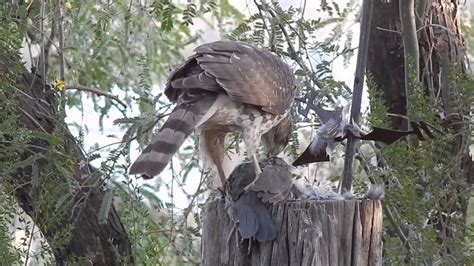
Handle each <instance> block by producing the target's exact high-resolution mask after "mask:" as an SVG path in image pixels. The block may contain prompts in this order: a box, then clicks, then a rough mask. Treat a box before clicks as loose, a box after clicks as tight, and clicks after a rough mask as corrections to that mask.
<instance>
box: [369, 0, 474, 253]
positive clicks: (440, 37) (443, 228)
mask: <svg viewBox="0 0 474 266" xmlns="http://www.w3.org/2000/svg"><path fill="white" fill-rule="evenodd" d="M415 5H416V10H417V14H416V16H417V21H416V22H417V28H418V29H417V32H418V45H419V51H420V53H419V54H420V56H419V58H417V60H419V65H420V77H418V78H419V80H420V81H422V82H423V84H424V85H425V88H426V94H427V95H431V96H433V97H436V98H439V99H440V101H441V103H442V106H443V110H440V111H443V113H444V115H445V116H446V119H445V121H444V123H445V124H444V126H445V132H452V133H453V136H454V138H453V139H454V140H453V141H452V142H451V143H449V144H448V147H446V150H447V151H449V153H448V154H440V155H439V158H440V161H441V162H444V161H447V160H455V161H456V160H458V161H462V165H461V168H462V172H463V175H464V176H463V177H460V178H458V177H444V180H443V184H444V185H446V184H453V182H458V181H453V180H461V182H459V186H460V187H459V188H458V189H451V190H450V192H449V193H448V195H446V196H444V197H440V199H439V203H438V204H439V209H438V207H436V211H437V212H438V213H437V214H428V213H427V214H426V217H435V216H437V217H438V218H436V219H440V220H438V221H431V222H432V224H436V225H435V227H436V231H437V232H438V239H437V240H438V243H439V244H440V247H442V246H444V245H447V243H449V240H447V238H449V237H454V234H452V231H451V227H452V226H453V224H454V223H455V221H454V219H452V217H451V216H450V215H446V214H454V213H459V212H462V213H464V214H465V213H466V210H467V202H468V199H469V193H463V192H461V191H462V190H463V188H462V187H463V185H462V183H464V182H467V183H472V182H473V181H474V171H473V163H472V160H471V158H470V156H469V153H468V143H467V140H466V138H465V136H464V135H465V134H464V133H462V131H463V130H465V129H466V125H467V121H465V120H466V119H465V118H464V116H463V114H468V113H469V112H468V111H467V110H466V103H463V102H462V101H460V100H459V97H460V96H459V95H457V98H458V99H455V97H453V95H454V96H456V93H458V92H456V91H454V89H453V86H452V85H450V83H449V82H450V81H449V74H450V73H451V71H454V70H455V71H460V72H464V71H465V63H466V62H465V56H466V55H465V46H464V40H463V38H462V36H461V34H460V31H459V29H460V25H459V14H460V12H459V10H458V1H457V0H420V1H416V3H415ZM400 32H401V24H400V13H399V0H392V1H380V0H379V1H375V4H374V12H373V19H372V28H371V34H370V40H371V44H370V48H369V56H368V62H367V70H368V72H369V73H371V74H372V75H373V78H374V81H375V83H376V84H377V85H378V86H379V88H380V89H381V90H382V91H383V97H384V100H385V103H386V107H387V109H388V111H389V112H390V113H393V114H401V115H407V106H406V95H405V84H404V80H405V77H404V56H403V41H402V35H401V34H400ZM468 105H469V104H467V108H469V106H468ZM390 119H391V123H392V127H393V128H395V129H399V128H401V127H403V123H404V122H403V121H404V120H405V119H403V118H400V117H394V116H392V117H390ZM443 156H444V158H443ZM437 163H440V162H437ZM453 172H454V171H453ZM453 175H456V174H453ZM450 182H451V183H450ZM419 185H421V186H422V187H423V189H429V186H428V185H426V184H425V185H423V184H419ZM454 185H456V184H454ZM464 187H465V186H464ZM433 205H435V204H433ZM426 217H425V219H426ZM439 217H441V218H439ZM458 233H459V232H458ZM449 253H450V252H449V251H447V250H445V251H440V254H445V255H447V254H449ZM448 256H449V255H448Z"/></svg>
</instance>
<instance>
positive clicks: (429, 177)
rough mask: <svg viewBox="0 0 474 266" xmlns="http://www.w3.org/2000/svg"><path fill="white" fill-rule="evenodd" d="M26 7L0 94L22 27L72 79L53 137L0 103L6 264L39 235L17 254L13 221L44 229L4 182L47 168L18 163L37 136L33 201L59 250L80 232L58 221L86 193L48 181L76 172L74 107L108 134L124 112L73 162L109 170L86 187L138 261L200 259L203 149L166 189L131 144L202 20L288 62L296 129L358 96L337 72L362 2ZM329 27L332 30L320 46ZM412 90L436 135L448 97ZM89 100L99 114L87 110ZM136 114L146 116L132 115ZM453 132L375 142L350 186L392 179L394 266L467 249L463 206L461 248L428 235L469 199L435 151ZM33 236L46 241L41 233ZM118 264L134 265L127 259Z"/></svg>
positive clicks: (145, 134) (144, 137)
mask: <svg viewBox="0 0 474 266" xmlns="http://www.w3.org/2000/svg"><path fill="white" fill-rule="evenodd" d="M265 2H271V3H265ZM28 3H29V5H12V4H10V5H0V18H1V19H2V27H0V82H1V85H0V86H1V87H0V89H1V96H4V95H6V94H7V93H8V94H11V95H15V94H16V93H18V91H17V90H16V88H15V77H18V76H19V75H20V74H21V73H22V72H23V71H24V67H23V66H22V65H21V64H20V63H19V62H20V56H19V50H20V48H21V46H22V45H24V44H22V42H21V41H22V39H23V37H24V32H28V36H29V40H30V44H29V45H27V46H29V47H30V49H31V51H32V53H34V52H35V51H36V52H39V53H40V54H41V53H43V51H42V49H41V47H42V46H44V47H45V48H47V49H45V51H44V52H46V53H47V54H46V60H45V61H41V56H37V55H36V56H32V58H33V66H35V67H36V68H44V73H46V77H47V81H48V83H52V81H53V80H60V81H62V82H64V84H65V88H64V90H63V91H61V92H60V93H57V95H55V99H56V100H57V101H56V103H57V106H55V109H57V110H59V111H60V113H59V116H58V117H56V118H55V119H57V120H58V121H59V122H58V128H57V129H55V132H53V133H52V134H42V133H38V132H31V131H29V130H26V129H25V128H24V126H22V125H21V124H20V123H19V121H18V114H17V113H16V106H15V104H16V103H15V101H12V100H11V99H13V98H14V97H0V112H1V113H2V116H1V117H0V158H1V159H0V161H1V162H0V177H1V178H2V179H1V183H0V188H1V189H0V202H1V203H0V261H2V262H8V263H10V264H13V263H21V264H23V263H25V260H26V258H27V257H28V256H30V255H31V254H32V252H31V247H30V245H29V243H28V241H26V240H27V239H28V240H29V239H31V238H25V241H26V242H24V245H21V246H20V247H15V246H12V245H9V244H8V243H9V242H10V239H11V236H10V235H9V230H11V228H9V225H8V223H9V221H10V220H11V219H12V217H13V216H15V215H17V216H18V215H19V216H20V217H21V219H22V221H21V225H22V229H23V231H24V232H25V234H26V235H30V236H31V235H33V234H34V233H33V232H35V225H34V224H32V223H31V221H30V220H28V219H25V218H24V216H25V214H24V213H20V214H18V209H17V208H13V207H12V206H15V205H14V204H12V202H13V198H14V195H15V194H14V192H15V190H16V189H18V188H19V187H21V186H22V185H23V184H21V183H14V182H13V183H12V182H11V180H9V177H11V175H12V171H13V170H14V169H17V168H18V167H20V166H28V165H31V164H32V162H34V161H35V160H37V159H38V158H20V159H18V158H19V155H20V154H22V152H23V151H25V150H27V149H31V147H30V146H29V141H30V140H32V139H41V140H42V141H44V142H45V143H47V144H48V152H47V153H46V159H47V160H48V161H51V162H53V166H52V167H51V169H48V171H46V172H44V173H42V175H41V176H38V179H37V180H36V183H35V184H34V189H35V192H34V193H36V194H34V195H35V196H37V198H38V201H37V202H36V205H35V208H37V210H38V211H37V212H38V213H41V212H42V213H48V212H49V213H55V214H56V216H55V217H44V219H46V220H47V221H48V224H49V225H50V226H51V227H50V228H54V229H56V230H57V233H56V235H57V237H56V238H57V239H53V241H52V242H53V243H54V245H55V246H54V248H58V247H60V246H61V244H64V243H61V241H59V240H61V239H62V240H63V242H64V241H65V240H67V236H68V235H70V233H71V230H72V228H69V227H68V226H64V227H61V226H60V225H61V221H62V218H63V216H64V213H65V211H66V210H67V209H68V208H71V206H73V204H74V203H75V202H74V201H73V200H72V199H73V197H72V195H73V191H75V189H77V187H78V184H77V183H76V182H74V180H73V179H72V178H66V179H65V180H66V181H67V182H64V183H61V184H60V182H54V181H55V179H52V178H54V177H56V176H57V175H61V176H65V177H70V176H72V170H71V164H73V163H74V161H73V162H72V163H71V161H72V160H73V159H75V158H72V159H71V158H67V157H65V156H63V155H62V154H60V152H58V151H59V148H60V147H61V145H62V138H63V137H64V132H65V129H66V127H65V126H64V118H65V117H67V115H68V113H69V112H72V110H75V109H78V110H80V111H81V112H83V113H84V112H85V113H87V112H94V113H96V114H97V116H98V117H100V119H99V126H100V128H101V130H103V129H104V124H105V123H104V121H106V119H108V118H110V117H117V116H116V115H114V113H119V116H118V117H119V118H117V119H116V120H115V124H116V125H118V126H120V128H121V129H122V130H123V131H124V133H123V135H122V136H121V137H119V136H116V137H117V138H118V142H117V143H115V144H114V145H103V143H101V141H102V140H97V143H96V144H95V145H94V146H93V147H91V148H90V149H89V150H88V151H87V152H86V151H85V150H86V149H87V148H85V147H82V148H83V149H84V151H83V153H84V154H86V158H85V159H84V160H83V161H80V162H79V163H78V164H80V165H89V164H90V163H91V162H92V163H95V161H100V163H98V164H97V165H98V172H97V175H94V177H93V178H91V180H89V181H90V182H89V183H87V184H88V185H91V186H104V189H106V190H107V192H106V193H105V197H104V200H103V202H102V204H101V206H100V207H101V208H100V214H99V222H100V223H104V222H105V221H106V217H107V215H108V214H109V212H110V209H111V207H112V206H115V207H116V208H118V211H119V214H120V217H121V218H122V222H123V223H124V225H125V227H126V228H127V233H128V235H129V238H130V240H131V243H132V251H133V255H134V257H135V260H136V261H135V263H136V264H138V265H141V264H147V265H148V264H150V265H188V264H199V239H200V228H201V222H200V217H199V211H200V207H201V206H200V204H202V203H203V202H204V201H205V200H204V196H203V195H204V192H206V191H207V188H208V186H209V182H210V180H209V178H208V176H207V173H202V174H201V176H200V179H199V185H198V188H197V189H196V191H193V192H192V193H189V192H187V191H186V190H185V189H184V185H185V184H186V183H188V182H189V180H188V176H190V175H196V174H195V173H196V171H192V170H193V169H194V170H195V169H197V168H198V163H197V161H198V158H197V156H198V155H197V153H196V152H195V151H196V147H195V145H193V143H190V142H187V143H186V144H185V147H184V148H183V149H181V150H180V152H179V153H178V154H177V156H176V158H177V160H176V161H177V162H178V164H172V165H171V169H170V170H171V175H172V178H171V181H167V180H165V179H158V180H157V183H156V184H155V185H153V186H152V185H148V184H144V185H138V184H137V183H136V182H135V181H134V179H131V178H130V177H129V176H128V175H127V174H126V172H127V169H128V167H129V165H130V158H129V154H130V150H131V145H132V144H133V142H135V141H137V142H138V143H139V144H140V145H143V144H146V143H148V142H149V140H150V138H151V136H152V132H153V130H152V129H153V128H154V127H159V126H161V124H162V123H163V122H164V118H165V117H166V116H167V114H168V113H169V112H170V110H171V109H170V108H171V105H170V104H169V103H168V102H167V101H166V99H165V97H164V96H163V95H162V94H161V93H159V92H158V90H157V86H156V85H155V84H160V83H163V82H162V80H163V78H164V77H165V76H166V74H167V72H168V71H169V70H170V69H172V68H173V67H175V65H176V64H178V63H179V62H181V61H182V57H183V56H182V53H183V50H184V49H185V48H187V46H188V45H190V44H192V45H194V44H195V43H197V42H198V41H200V42H202V41H205V40H202V39H200V35H201V33H202V32H200V31H198V32H193V31H192V30H191V28H190V27H191V26H192V25H193V24H195V22H196V21H197V20H198V19H201V20H204V21H205V22H207V23H210V24H213V23H216V24H217V27H218V28H219V33H221V34H222V35H225V36H226V37H228V38H230V39H235V40H243V41H247V42H250V43H254V44H256V45H258V46H261V47H265V48H268V49H270V50H272V51H273V52H275V53H277V54H278V55H280V56H281V57H283V58H284V59H285V60H286V61H287V62H288V63H290V64H291V65H292V68H293V69H294V73H295V75H296V76H297V80H298V88H299V95H298V97H297V103H296V104H295V106H294V110H293V114H294V115H295V120H296V125H297V127H298V126H299V125H301V123H299V122H302V121H305V122H307V121H310V122H313V121H317V120H318V118H317V117H315V116H314V115H313V114H310V115H309V116H307V117H304V115H301V114H302V110H303V109H304V107H305V103H306V102H307V101H308V100H309V99H313V98H314V97H315V98H316V99H318V100H319V101H320V103H321V104H322V106H331V107H333V106H335V105H336V104H338V102H339V100H340V99H347V98H348V97H350V89H349V87H348V86H347V85H346V84H345V83H343V82H341V81H338V80H336V79H335V78H334V77H333V75H332V71H333V70H332V66H333V63H334V61H335V60H336V59H338V58H343V59H344V60H345V62H347V60H348V59H349V58H350V57H351V56H352V55H353V50H354V49H353V47H352V33H351V32H347V30H346V25H347V21H348V20H349V16H350V14H351V12H353V10H354V8H355V5H354V1H349V3H348V4H347V6H345V7H341V6H339V5H338V3H337V1H321V5H320V8H321V9H320V13H321V14H322V17H324V18H318V19H307V18H305V17H304V15H303V14H304V13H305V8H306V6H305V5H302V6H301V7H289V8H288V9H284V8H282V6H281V5H280V4H278V2H277V1H262V2H258V1H254V3H253V4H254V5H255V6H256V7H257V12H256V13H255V14H252V15H250V16H249V17H244V15H243V14H242V13H240V11H239V10H237V9H236V8H235V7H233V6H232V5H231V4H229V2H228V1H227V0H220V1H213V0H202V1H187V2H185V1H181V2H178V1H170V0H154V1H132V0H115V1H92V0H86V1H78V0H69V1H30V2H28ZM321 30H326V31H329V32H331V34H328V36H327V37H326V38H321V36H320V31H321ZM46 50H47V51H46ZM61 62H64V64H62V63H61ZM44 66H47V67H44ZM62 72H64V73H65V74H64V76H63V74H62ZM40 73H42V71H40ZM452 75H453V76H452V79H451V81H452V84H450V86H451V87H452V88H454V89H455V90H454V93H453V95H452V97H455V98H457V99H458V100H459V101H461V100H464V101H465V105H468V104H470V103H472V101H469V99H471V100H472V99H473V98H472V97H473V96H472V95H470V94H469V92H472V91H474V89H473V88H472V87H473V82H472V81H470V80H468V79H467V78H466V77H464V76H460V75H459V74H456V73H453V74H452ZM367 83H368V87H369V98H370V110H371V113H370V115H368V117H367V124H368V125H370V126H384V125H387V124H386V122H387V117H386V110H385V107H384V104H383V102H382V101H381V99H380V97H381V95H380V93H379V90H378V89H377V88H376V84H374V83H373V82H372V81H371V79H370V78H369V79H368V82H367ZM84 88H89V89H90V88H92V89H95V90H97V91H98V92H100V93H105V96H106V97H103V95H101V94H97V93H90V94H89V93H88V94H86V93H85V91H84ZM414 88H415V89H416V92H417V93H415V94H414V98H413V99H411V101H410V102H411V103H413V105H412V109H411V110H410V116H411V118H412V119H422V120H425V121H428V122H430V123H431V124H433V125H435V126H436V127H439V128H441V124H440V122H439V121H438V119H437V118H435V117H434V116H432V115H430V114H433V113H435V111H436V110H437V109H436V107H438V106H439V102H437V101H436V99H435V98H433V97H431V96H426V95H425V94H424V90H423V87H422V86H421V85H420V84H414ZM468 88H470V90H469V89H468ZM467 94H469V95H467ZM85 95H90V97H85ZM111 95H113V96H115V95H117V99H118V100H119V101H122V102H124V103H125V104H126V105H127V106H130V107H131V108H129V109H128V110H125V109H124V107H123V106H122V105H121V104H120V103H119V102H118V100H117V99H114V98H113V97H110V96H111ZM461 95H462V96H461ZM313 96H314V97H313ZM90 101H92V105H90V104H88V103H89V102H90ZM63 106H65V107H66V108H62V107H63ZM88 106H91V107H88ZM130 109H131V110H130ZM135 109H138V110H135ZM137 112H139V113H140V114H139V115H137ZM92 126H94V125H92V123H90V122H89V121H86V122H85V123H83V124H72V125H69V128H75V129H76V130H77V132H78V133H77V136H76V137H77V139H76V141H77V143H79V144H81V145H82V141H83V140H84V139H85V138H86V137H87V134H88V133H89V130H90V127H92ZM297 127H296V128H295V131H294V134H293V139H292V145H291V146H290V147H289V148H288V150H287V153H289V154H291V155H295V154H296V150H297V147H298V139H297V131H296V130H297V129H298V128H297ZM445 133H446V134H445V135H443V136H442V137H439V138H437V139H436V140H433V141H429V142H422V143H416V145H417V146H413V143H411V142H400V143H398V144H397V145H394V146H383V147H381V149H380V151H379V149H378V147H373V146H370V145H369V148H368V149H364V152H363V154H362V156H365V151H366V150H370V155H368V156H365V157H363V158H362V160H360V162H358V167H356V171H357V172H356V173H355V180H354V185H355V190H356V191H357V192H362V191H364V190H365V189H366V187H367V184H368V183H369V180H370V182H373V180H371V178H375V181H380V182H384V183H385V184H386V185H387V187H388V191H387V197H386V201H385V202H384V204H386V206H388V207H389V208H391V209H393V210H394V215H395V217H394V218H395V221H396V223H395V224H394V223H393V222H392V221H390V220H389V218H388V217H386V221H385V222H384V225H385V228H384V232H385V235H384V236H385V248H386V257H385V259H386V262H387V263H395V264H396V263H399V262H401V261H403V260H405V259H406V258H408V257H410V261H409V262H410V263H412V264H419V263H424V264H435V263H438V262H442V263H444V262H445V261H443V260H442V258H441V257H440V256H439V251H440V250H441V249H443V248H449V249H450V250H451V251H452V252H453V255H456V256H458V257H459V258H461V257H463V256H465V253H467V252H468V250H466V245H465V242H464V241H465V240H466V239H465V236H464V235H463V233H464V232H465V231H464V230H463V224H462V219H463V215H462V213H460V212H459V210H458V209H455V210H454V211H453V212H452V213H449V219H453V220H456V222H455V223H453V225H454V226H455V227H453V228H452V232H449V233H450V234H452V235H454V236H455V237H452V238H451V239H454V241H453V242H449V243H447V244H446V245H448V246H443V247H440V246H439V245H437V242H436V239H437V237H439V233H440V232H437V231H436V226H431V225H436V223H438V222H440V221H442V219H446V218H447V216H446V215H447V214H446V213H445V212H443V211H444V210H445V207H446V206H442V204H444V203H446V202H449V198H448V195H450V193H451V192H452V191H455V190H456V191H457V193H469V191H468V189H467V188H468V186H467V185H466V184H465V181H464V180H463V179H461V178H460V176H462V175H461V174H460V173H459V169H460V167H459V164H460V160H459V158H456V157H450V156H445V157H444V159H439V156H438V155H439V154H443V153H446V150H444V149H441V148H440V147H445V145H446V144H447V143H450V142H451V141H452V139H453V134H452V132H445ZM462 134H467V132H462ZM5 136H9V137H11V138H6V137H5ZM193 137H194V139H193V140H196V139H195V138H196V137H195V136H193ZM233 140H234V142H233V144H234V145H232V146H237V148H238V145H235V143H238V141H239V138H238V137H237V136H236V137H235V138H234V139H233ZM372 156H377V158H376V159H377V164H374V165H372V164H368V163H367V162H369V161H370V159H371V158H372ZM5 158H8V159H5ZM176 165H178V167H176ZM98 175H100V177H101V178H102V179H101V181H100V182H99V181H98V180H97V179H96V178H97V177H98ZM193 178H197V176H193ZM377 178H378V179H377ZM446 178H449V179H450V182H447V181H446ZM52 180H53V181H52ZM177 187H178V189H181V190H182V191H183V192H184V194H185V196H186V197H187V199H188V201H189V202H190V204H189V206H188V207H186V208H184V209H178V208H177V207H176V201H175V199H174V195H173V193H174V191H175V190H176V188H177ZM163 191H165V192H167V196H168V198H169V199H165V198H164V197H163V198H162V197H161V196H159V195H162V194H163V193H161V194H158V192H163ZM440 199H444V200H440ZM38 215H40V214H38ZM34 218H37V217H34ZM392 218H393V217H392ZM428 225H430V226H428ZM397 226H398V228H401V229H402V231H403V232H405V233H406V235H407V238H408V244H406V243H403V242H402V241H401V240H400V239H399V236H398V235H396V234H395V233H394V232H395V231H396V229H397ZM58 227H60V229H58ZM41 229H42V230H44V228H41ZM468 229H469V231H468V232H469V236H471V237H472V238H474V237H473V236H474V233H473V232H474V229H473V228H472V225H471V227H469V228H468ZM36 235H38V238H39V236H40V235H41V233H37V234H36ZM30 243H31V241H30ZM471 243H473V241H472V240H471ZM50 244H51V243H46V241H45V240H44V239H43V240H41V241H40V244H39V246H40V247H39V250H40V252H39V253H38V254H37V255H38V257H40V258H41V257H43V258H44V260H46V261H48V260H51V262H54V259H51V255H52V249H51V247H50ZM408 246H409V247H408ZM408 249H409V251H408ZM471 250H472V246H471ZM407 254H410V255H409V256H408V255H407ZM90 256H93V254H90ZM117 256H119V254H118V252H117ZM87 259H88V257H87V256H86V257H83V258H69V260H70V262H72V263H81V262H85V261H87ZM122 260H123V261H125V258H122Z"/></svg>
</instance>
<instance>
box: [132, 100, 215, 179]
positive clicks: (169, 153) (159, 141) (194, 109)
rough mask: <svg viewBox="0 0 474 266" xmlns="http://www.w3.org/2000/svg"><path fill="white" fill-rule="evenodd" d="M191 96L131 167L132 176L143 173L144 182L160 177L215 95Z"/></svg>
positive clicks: (171, 115)
mask: <svg viewBox="0 0 474 266" xmlns="http://www.w3.org/2000/svg"><path fill="white" fill-rule="evenodd" d="M189 96H190V97H188V98H189V99H183V101H182V102H181V103H179V104H178V105H177V106H176V107H175V108H174V109H173V111H172V112H171V114H170V116H169V117H168V120H166V122H165V124H164V125H163V127H162V128H161V129H160V131H159V132H158V134H157V135H156V136H155V137H154V138H153V140H152V142H151V143H150V144H149V145H148V146H147V147H146V148H145V149H144V150H143V152H142V154H141V155H140V156H139V157H138V158H137V159H136V160H135V162H134V163H133V164H132V166H130V169H129V174H131V175H138V174H141V175H142V177H143V178H145V179H150V178H152V177H153V176H156V175H158V174H160V173H161V171H163V169H165V167H166V165H168V163H169V162H170V161H171V158H172V157H173V155H174V154H175V153H176V152H177V151H178V149H179V147H181V145H182V144H183V142H184V140H185V139H186V138H187V137H188V136H189V134H191V132H192V131H193V129H194V128H195V127H196V125H197V124H198V123H199V121H200V120H201V118H202V117H203V115H204V114H205V113H206V112H207V110H209V108H210V107H211V106H212V103H213V102H214V99H215V97H213V95H208V97H206V96H205V95H202V94H200V95H196V96H191V95H189Z"/></svg>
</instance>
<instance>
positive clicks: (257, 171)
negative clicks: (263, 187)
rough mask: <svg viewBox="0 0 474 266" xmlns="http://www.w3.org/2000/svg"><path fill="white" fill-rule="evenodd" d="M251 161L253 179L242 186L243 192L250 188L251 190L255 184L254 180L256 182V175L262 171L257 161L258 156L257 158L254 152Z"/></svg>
mask: <svg viewBox="0 0 474 266" xmlns="http://www.w3.org/2000/svg"><path fill="white" fill-rule="evenodd" d="M252 163H253V166H254V168H255V179H254V180H253V181H252V182H251V183H250V184H248V185H247V186H246V187H245V188H244V190H245V192H249V191H250V190H252V188H253V186H254V185H255V182H257V180H258V177H259V176H260V174H261V173H262V169H261V168H260V164H259V163H258V158H257V154H256V153H253V154H252Z"/></svg>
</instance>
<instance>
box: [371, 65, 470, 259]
mask: <svg viewBox="0 0 474 266" xmlns="http://www.w3.org/2000/svg"><path fill="white" fill-rule="evenodd" d="M458 73H459V72H454V73H453V74H452V75H451V79H450V82H451V84H450V89H451V91H452V92H453V93H452V97H454V98H455V102H458V103H460V106H465V107H468V106H469V104H470V103H469V102H468V101H466V99H472V97H473V96H474V94H473V95H471V94H472V91H473V90H472V87H473V86H474V81H472V80H469V79H468V78H467V77H466V76H464V75H460V74H458ZM369 80H370V79H369ZM368 85H369V93H370V97H369V98H370V105H371V113H370V114H369V116H368V122H369V124H370V125H371V126H385V125H386V124H387V122H388V120H387V116H386V114H387V112H386V111H385V109H384V107H383V106H384V104H383V100H382V98H381V95H380V92H379V91H380V90H378V89H377V87H376V86H375V84H373V82H368ZM412 85H413V86H412V88H413V89H414V94H413V96H412V97H411V98H410V99H409V102H410V108H409V114H410V115H409V117H410V119H413V120H415V121H418V120H423V121H425V122H428V123H430V124H431V125H433V126H434V127H435V128H438V129H442V128H443V126H444V125H443V121H442V120H441V119H439V118H437V117H436V116H435V114H437V113H438V110H440V109H441V103H440V102H438V99H437V98H436V97H435V96H433V95H426V93H425V89H424V86H423V85H422V84H420V83H418V82H413V80H412ZM463 94H464V96H467V97H466V98H464V99H463V97H462V96H461V95H463ZM435 133H436V138H435V139H432V140H429V141H426V142H416V141H411V140H410V141H403V142H400V143H397V144H396V145H390V146H383V147H381V150H380V154H378V155H377V161H378V165H374V166H371V168H370V169H371V172H369V175H372V176H378V177H379V179H378V180H377V182H383V183H385V184H386V186H387V193H386V197H385V200H384V205H385V206H386V208H389V209H391V214H388V213H387V212H385V216H386V217H385V221H384V225H385V229H384V232H385V235H384V248H385V250H386V255H385V257H384V259H385V261H386V262H387V263H389V264H394V263H395V264H396V263H399V262H400V261H404V262H405V263H410V264H416V265H419V264H429V265H431V264H440V263H441V264H444V263H459V262H463V261H465V260H466V256H467V254H469V253H468V250H467V245H466V239H465V238H464V232H465V224H464V221H465V220H464V219H465V216H464V214H463V212H464V211H465V209H463V208H465V207H466V206H464V207H463V206H458V205H456V204H454V202H456V201H457V199H456V198H454V197H455V195H466V194H468V195H469V194H470V193H471V192H470V188H469V186H468V184H466V180H465V178H464V176H463V173H462V168H461V163H462V159H461V158H462V154H460V155H459V154H458V155H453V154H450V151H449V150H447V149H446V147H449V146H451V145H452V141H453V139H454V138H455V134H462V135H463V136H464V137H467V136H468V132H461V133H455V132H453V131H446V130H444V132H443V134H439V132H435ZM460 156H461V157H460ZM380 173H383V174H380ZM415 210H416V211H415ZM389 216H390V217H389ZM392 216H393V217H392ZM448 220H449V222H450V223H451V226H450V228H449V232H441V231H439V230H437V228H439V227H438V225H439V224H441V223H445V222H447V221H448ZM397 230H401V232H402V234H403V235H404V237H406V239H407V240H406V243H404V241H403V240H401V238H402V236H401V235H400V233H397ZM447 253H448V254H449V256H446V254H447Z"/></svg>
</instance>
